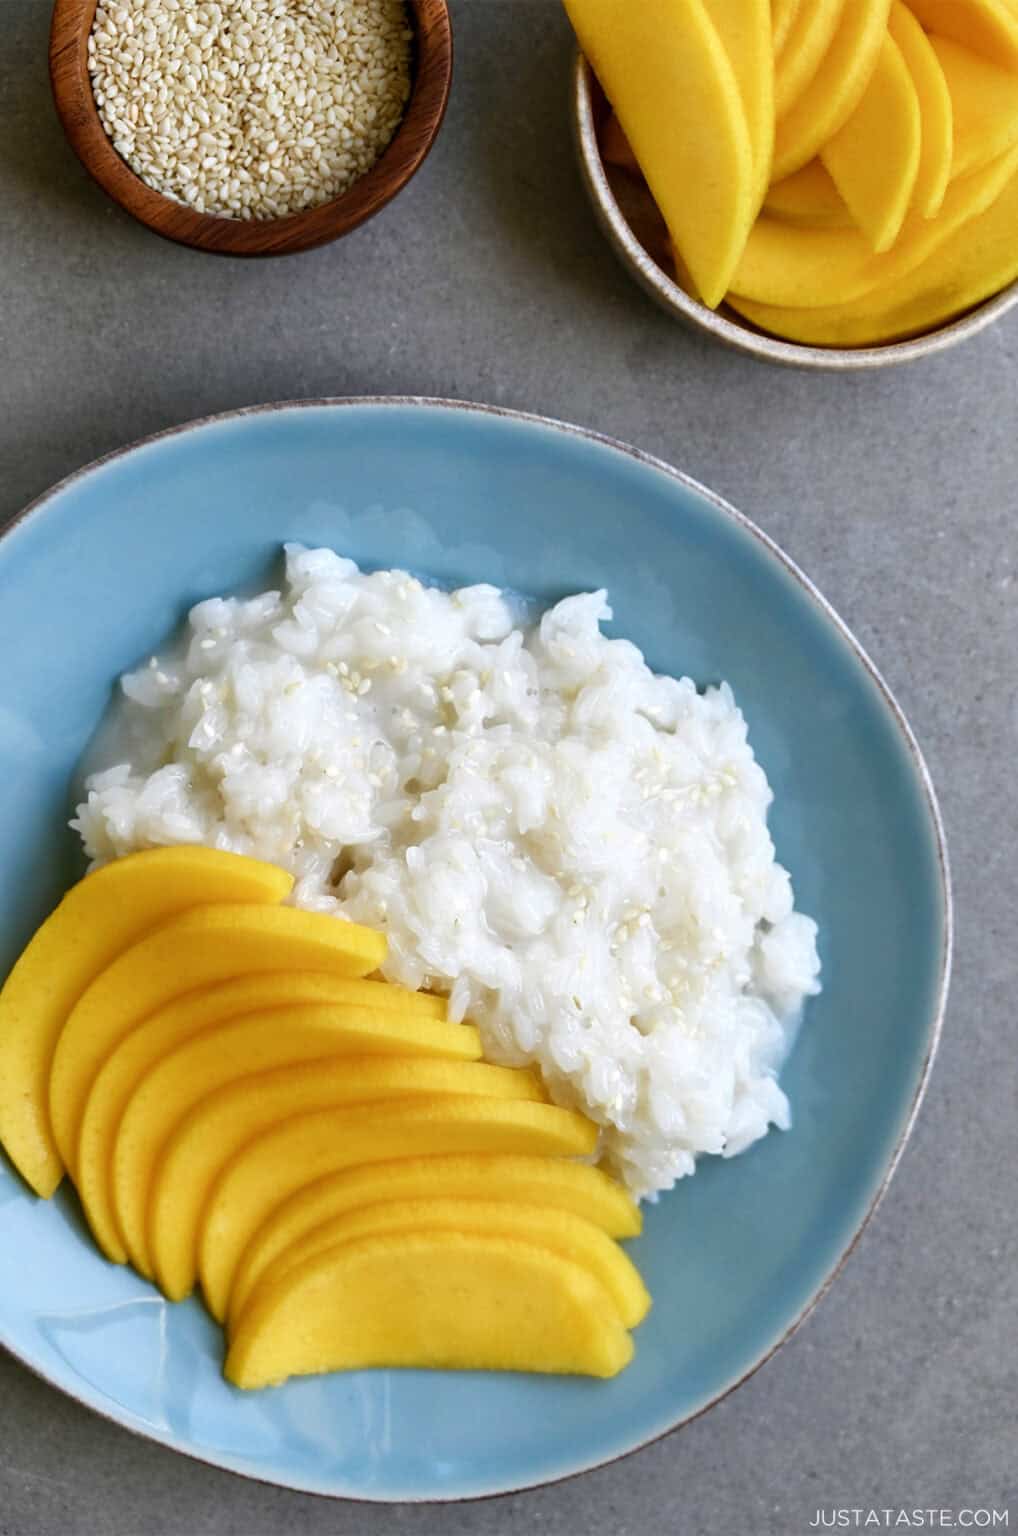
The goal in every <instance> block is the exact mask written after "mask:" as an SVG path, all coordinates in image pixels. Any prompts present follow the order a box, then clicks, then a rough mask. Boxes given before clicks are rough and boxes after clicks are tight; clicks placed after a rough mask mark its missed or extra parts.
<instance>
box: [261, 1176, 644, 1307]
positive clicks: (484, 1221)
mask: <svg viewBox="0 0 1018 1536" xmlns="http://www.w3.org/2000/svg"><path fill="white" fill-rule="evenodd" d="M382 1232H389V1233H393V1232H463V1233H467V1232H476V1233H485V1232H486V1233H489V1234H491V1235H492V1236H495V1237H510V1238H514V1239H515V1240H516V1241H517V1242H523V1243H535V1244H536V1245H537V1246H538V1247H540V1248H547V1249H549V1250H550V1251H551V1252H552V1253H560V1254H561V1255H562V1257H563V1258H564V1259H571V1260H572V1261H573V1262H574V1263H577V1264H582V1265H583V1266H584V1268H585V1269H587V1270H589V1271H590V1273H591V1274H592V1275H594V1277H595V1278H596V1279H597V1280H598V1282H599V1283H600V1284H601V1285H603V1287H604V1289H605V1290H606V1291H607V1292H608V1295H609V1296H610V1297H611V1299H612V1301H613V1303H614V1305H615V1307H616V1308H617V1310H618V1314H619V1316H620V1317H621V1319H622V1321H623V1323H624V1324H625V1325H626V1327H627V1328H638V1327H639V1325H640V1323H642V1322H643V1319H644V1318H645V1317H646V1315H647V1313H648V1311H649V1310H650V1297H649V1296H648V1295H647V1289H646V1287H645V1285H644V1283H643V1281H642V1280H641V1279H640V1276H639V1275H638V1273H637V1271H636V1269H635V1268H634V1267H633V1264H632V1262H631V1261H630V1259H628V1258H627V1256H626V1255H625V1253H623V1251H622V1249H621V1248H620V1247H619V1246H618V1244H617V1243H613V1242H612V1240H611V1238H610V1237H608V1236H606V1234H605V1233H604V1232H602V1231H601V1229H600V1227H597V1226H595V1225H594V1223H593V1222H590V1221H587V1220H585V1219H584V1217H582V1216H576V1215H574V1214H573V1213H572V1212H571V1211H563V1210H552V1209H549V1207H548V1206H544V1205H525V1204H511V1205H510V1204H507V1203H506V1202H505V1201H501V1200H484V1199H481V1200H464V1199H461V1198H458V1199H448V1198H446V1199H424V1200H387V1201H385V1202H384V1203H382V1204H380V1205H370V1206H360V1207H358V1208H357V1209H356V1210H352V1211H346V1212H344V1213H343V1215H341V1216H335V1217H333V1218H332V1220H331V1221H326V1222H324V1223H323V1224H322V1225H321V1226H320V1227H316V1228H315V1229H314V1231H312V1232H309V1233H307V1235H306V1236H305V1237H303V1238H302V1239H301V1240H300V1241H299V1242H297V1243H294V1245H293V1246H292V1247H291V1248H287V1249H286V1250H285V1252H283V1253H282V1254H280V1256H279V1258H277V1259H276V1260H275V1262H274V1263H273V1264H271V1265H269V1267H268V1268H267V1269H266V1270H265V1272H264V1273H263V1274H262V1276H261V1278H260V1279H259V1280H258V1282H257V1284H256V1285H255V1287H254V1290H253V1292H252V1294H251V1296H250V1298H249V1299H248V1301H247V1303H246V1307H252V1308H255V1309H256V1308H257V1307H258V1298H259V1296H260V1295H261V1294H263V1293H264V1292H265V1291H267V1290H270V1289H272V1288H273V1287H274V1286H276V1285H277V1284H278V1282H279V1281H280V1280H281V1279H282V1278H283V1276H284V1275H286V1274H287V1273H288V1272H290V1271H292V1270H294V1269H296V1268H297V1267H298V1265H301V1264H303V1263H304V1262H305V1260H307V1259H310V1258H312V1257H314V1255H315V1254H319V1253H327V1252H328V1251H329V1250H330V1249H333V1248H337V1247H339V1246H340V1245H341V1244H345V1243H353V1242H356V1241H357V1240H358V1239H359V1238H362V1237H373V1236H375V1235H376V1234H377V1233H382ZM246 1307H241V1308H240V1310H239V1313H238V1317H237V1321H236V1323H235V1324H234V1328H235V1330H237V1331H239V1330H240V1329H241V1328H242V1327H243V1325H244V1312H245V1310H246Z"/></svg>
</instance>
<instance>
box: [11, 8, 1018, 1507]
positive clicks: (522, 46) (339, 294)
mask: <svg viewBox="0 0 1018 1536" xmlns="http://www.w3.org/2000/svg"><path fill="white" fill-rule="evenodd" d="M452 9H453V12H454V22H455V27H456V43H457V54H458V57H457V78H456V83H455V87H454V92H453V99H452V105H451V110H450V115H449V118H448V121H447V124H446V126H445V128H444V130H443V133H442V135H441V137H440V140H439V143H438V146H437V148H436V150H435V152H434V154H433V156H432V158H431V159H430V161H429V162H428V164H427V165H426V167H425V169H424V170H423V171H422V173H421V174H420V175H419V176H418V178H417V179H416V180H415V182H414V183H413V184H412V186H411V187H410V188H409V189H408V190H407V191H406V192H405V193H404V194H403V195H402V196H401V197H400V198H399V200H398V201H397V202H396V203H395V204H394V205H393V206H392V207H390V208H389V209H388V210H387V211H386V212H384V213H383V214H382V215H381V216H380V217H379V218H378V219H376V220H375V221H374V222H373V223H372V224H370V225H368V226H367V227H366V228H364V229H362V230H360V231H358V232H357V233H355V234H354V235H352V236H350V237H349V238H348V239H346V240H345V241H343V242H341V243H340V244H339V245H336V246H332V247H327V248H325V249H323V250H320V251H317V252H315V253H313V254H311V255H306V256H299V257H296V258H289V259H286V260H282V261H277V262H270V263H254V264H243V263H240V262H237V261H230V260H224V259H219V258H212V257H209V256H203V255H199V254H196V253H194V252H190V251H187V250H183V249H179V248H177V247H174V246H171V245H167V244H164V243H162V242H161V241H159V240H158V239H156V238H155V237H154V236H152V235H149V234H148V233H147V232H146V231H144V230H143V229H141V228H140V227H139V226H137V225H135V224H134V223H132V221H131V220H130V219H128V218H127V216H126V215H124V214H122V213H120V211H119V210H117V209H115V208H114V207H113V206H112V205H111V204H110V203H108V202H107V200H106V198H105V197H104V195H103V194H102V193H101V192H99V191H98V190H97V189H96V188H95V187H93V185H92V184H91V183H90V182H89V181H88V179H87V177H86V176H85V174H84V172H83V171H82V170H81V168H80V167H79V165H78V163H77V162H76V161H75V160H74V158H73V157H72V155H71V153H70V151H69V150H68V149H67V148H66V146H65V144H64V142H63V140H62V137H61V133H60V129H59V126H58V124H57V121H56V118H55V116H54V113H53V111H52V108H51V104H50V99H49V93H48V85H47V76H46V38H47V28H48V21H49V4H48V0H2V6H0V123H2V124H3V133H2V135H0V188H2V202H0V208H2V214H0V281H2V287H0V294H2V297H0V359H2V367H0V522H2V521H3V520H4V519H6V518H7V517H9V516H11V515H13V514H14V513H16V512H17V511H18V509H19V508H20V507H21V506H22V505H23V504H24V503H25V502H27V501H28V500H30V499H31V498H32V497H34V496H36V495H37V494H38V493H39V492H40V491H42V490H44V489H45V488H46V487H47V486H48V485H49V484H51V483H52V482H53V481H55V480H57V479H59V478H60V477H61V476H62V475H64V474H66V473H67V472H68V471H69V470H72V469H74V468H75V467H76V466H78V465H80V464H82V463H84V462H86V461H87V460H89V459H92V458H94V457H95V456H96V455H98V454H101V453H104V452H105V451H106V450H108V449H111V448H114V447H117V446H119V445H120V444H123V443H126V442H128V441H130V440H131V439H133V438H137V437H139V436H141V435H142V434H144V433H148V432H152V431H154V430H156V429H158V428H161V427H165V426H169V425H171V424H173V423H176V422H182V421H186V420H187V419H188V418H190V417H194V416H199V415H203V414H205V413H207V412H212V411H219V410H223V409H226V408H229V407H232V406H238V405H246V404H250V403H253V402H258V401H264V400H281V399H285V398H291V397H296V396H313V395H342V394H373V393H380V394H384V393H415V394H432V395H444V396H455V397H460V398H463V399H469V400H483V401H491V402H496V403H498V404H502V405H507V406H515V407H520V408H523V409H526V410H531V411H538V412H542V413H545V414H548V415H552V416H559V417H564V418H566V419H568V420H571V421H576V422H579V423H582V424H583V425H585V426H589V427H594V428H597V429H599V430H601V431H603V432H607V433H610V434H613V435H614V436H617V437H620V438H624V439H626V440H628V441H630V442H632V443H635V444H637V445H639V446H640V447H641V448H644V449H648V450H650V451H651V452H652V453H655V454H659V455H661V456H662V457H664V458H666V459H668V460H670V461H671V462H673V463H674V464H676V465H678V466H679V467H680V468H682V469H684V470H686V471H687V472H688V473H689V474H691V475H693V476H695V477H696V478H698V479H700V480H702V481H704V482H706V483H707V484H708V485H710V486H712V487H713V488H715V489H716V490H717V491H719V492H720V493H721V494H722V495H724V496H726V497H728V498H729V499H730V500H732V501H733V502H735V504H736V505H737V506H739V507H740V508H742V509H743V510H744V511H745V512H747V513H748V514H749V515H750V516H751V517H752V518H754V519H755V520H756V521H757V522H759V523H760V524H761V525H762V526H763V527H764V528H765V529H766V530H767V532H768V533H770V534H772V535H774V536H775V537H776V538H777V539H778V540H779V542H780V543H782V544H783V545H784V547H785V548H786V549H787V550H788V551H789V552H790V553H791V554H792V556H793V557H794V558H795V559H796V560H798V561H799V563H800V564H801V565H802V566H804V567H805V569H806V570H807V571H808V572H809V574H810V575H811V576H812V577H813V578H814V579H815V580H816V581H817V583H818V584H819V585H820V587H821V589H822V590H823V591H824V592H825V593H826V595H827V596H828V597H829V598H830V599H831V601H832V602H833V603H834V605H835V606H836V607H837V608H838V609H839V610H840V612H841V613H842V615H843V616H844V617H845V619H846V620H847V621H848V623H849V624H850V625H851V626H852V627H853V628H854V629H855V631H856V633H857V635H858V636H859V638H860V639H861V641H862V643H863V644H864V645H865V646H866V647H867V649H869V650H870V652H871V654H872V655H873V656H874V657H875V659H876V661H877V663H878V665H880V666H881V667H882V669H883V670H884V672H885V675H886V676H887V678H888V680H889V682H890V684H891V686H892V688H893V689H894V690H895V691H896V693H897V695H898V697H899V699H900V700H901V702H902V704H903V705H904V707H905V709H906V711H907V713H908V714H909V716H910V718H911V720H912V723H913V726H914V727H915V730H916V732H917V735H918V737H919V740H920V742H921V744H922V746H923V747H924V749H925V751H926V753H927V756H928V760H929V763H930V768H931V771H932V773H933V777H934V780H935V783H936V785H937V787H938V789H939V792H940V796H941V800H942V805H943V810H944V814H945V817H946V822H947V830H948V838H949V843H950V848H951V853H952V857H953V864H954V876H955V888H956V898H957V907H958V947H957V959H956V967H955V979H954V986H953V992H952V997H951V1004H950V1009H949V1013H948V1019H947V1027H946V1030H945V1034H944V1041H943V1045H942V1047H941V1051H940V1056H939V1059H938V1062H937V1065H936V1069H935V1071H934V1074H933V1079H932V1083H931V1086H930V1090H929V1093H928V1095H927V1099H926V1104H925V1108H924V1110H923V1112H922V1114H921V1116H920V1119H919V1124H918V1128H917V1130H916V1132H915V1135H914V1136H913V1139H912V1142H911V1145H910V1146H909V1148H908V1150H907V1152H906V1154H905V1157H904V1159H903V1161H902V1164H901V1167H900V1169H899V1171H898V1174H897V1176H896V1178H895V1180H894V1183H893V1185H892V1187H891V1190H890V1193H889V1194H888V1196H887V1198H886V1200H885V1201H884V1204H883V1206H882V1208H881V1210H880V1211H879V1213H878V1215H877V1217H876V1219H875V1220H874V1221H873V1223H872V1224H871V1226H870V1228H869V1230H868V1231H867V1233H866V1235H865V1237H864V1239H863V1241H862V1242H861V1243H860V1245H859V1246H858V1248H857V1249H856V1251H855V1253H854V1255H853V1256H852V1258H851V1260H850V1261H849V1263H848V1265H847V1266H846V1268H845V1270H844V1272H843V1274H842V1275H841V1277H840V1279H839V1280H838V1282H837V1283H836V1285H835V1286H834V1287H833V1289H832V1291H831V1292H830V1293H829V1295H828V1296H827V1297H826V1299H825V1300H824V1301H823V1303H822V1304H821V1306H820V1307H819V1309H818V1310H817V1312H816V1313H815V1314H814V1316H813V1317H812V1319H811V1320H810V1321H809V1322H808V1323H807V1325H806V1326H805V1327H804V1328H803V1329H802V1330H801V1331H800V1332H799V1333H798V1335H797V1336H796V1337H795V1338H794V1339H793V1340H792V1341H791V1342H790V1343H789V1344H788V1345H787V1346H786V1347H785V1348H784V1349H783V1350H781V1351H780V1352H779V1354H778V1355H777V1356H776V1357H775V1358H774V1359H773V1360H772V1361H771V1362H770V1364H768V1365H767V1366H766V1367H765V1368H764V1369H763V1370H762V1371H761V1372H759V1373H758V1374H757V1375H756V1376H755V1377H754V1378H753V1379H752V1380H751V1381H749V1382H748V1383H747V1384H746V1385H745V1386H744V1387H743V1388H742V1389H741V1390H740V1391H738V1392H737V1393H735V1394H734V1395H733V1396H732V1397H730V1398H729V1399H727V1400H726V1401H725V1402H724V1403H722V1404H721V1405H720V1406H719V1407H717V1408H716V1409H714V1410H713V1411H712V1412H711V1413H709V1414H707V1415H706V1416H705V1417H704V1418H702V1419H700V1420H699V1421H697V1422H696V1423H694V1424H692V1425H691V1426H689V1427H688V1428H686V1429H684V1430H682V1431H681V1432H680V1433H678V1434H676V1435H673V1436H671V1437H670V1438H668V1439H666V1440H664V1441H663V1442H661V1443H659V1444H658V1445H656V1446H654V1447H652V1448H651V1449H649V1450H646V1451H644V1452H642V1453H640V1454H638V1455H635V1456H633V1457H631V1458H629V1459H628V1460H625V1461H623V1462H620V1463H618V1464H616V1465H614V1466H611V1467H608V1468H605V1469H603V1470H601V1471H598V1472H594V1473H591V1474H588V1475H587V1476H585V1477H582V1478H580V1479H578V1480H574V1481H572V1482H570V1483H567V1484H564V1485H561V1486H559V1487H553V1488H548V1489H545V1490H542V1491H539V1492H535V1493H531V1494H524V1495H519V1496H516V1497H513V1498H509V1499H501V1500H494V1501H491V1502H487V1503H483V1504H467V1505H460V1506H455V1507H451V1508H444V1509H443V1508H435V1509H427V1508H417V1509H415V1508H401V1509H385V1508H376V1507H370V1506H358V1505H351V1504H335V1503H330V1502H328V1501H324V1500H317V1499H314V1498H309V1497H304V1496H300V1495H296V1494H292V1493H288V1492H284V1491H282V1490H277V1489H273V1488H267V1487H262V1486H259V1485H257V1484H254V1483H249V1482H244V1481H242V1480H241V1479H239V1478H235V1477H232V1476H230V1475H228V1474H226V1473H224V1472H219V1471H215V1470H213V1469H211V1468H208V1467H205V1466H201V1465H199V1464H197V1463H194V1462H190V1461H188V1460H186V1459H184V1458H183V1457H179V1456H175V1455H173V1454H171V1453H170V1452H169V1451H166V1450H163V1449H161V1448H159V1447H157V1446H155V1445H151V1444H148V1443H146V1442H144V1441H141V1440H136V1439H134V1438H132V1437H131V1436H130V1435H128V1434H127V1433H125V1432H124V1431H122V1430H120V1429H117V1428H115V1427H114V1426H113V1425H111V1424H107V1423H106V1422H104V1421H103V1420H102V1419H100V1418H97V1417H95V1416H93V1415H92V1414H90V1413H88V1412H86V1411H85V1410H84V1409H82V1408H80V1407H78V1406H76V1405H75V1404H74V1403H72V1402H70V1401H68V1400H66V1399H64V1398H63V1397H61V1396H59V1395H58V1394H57V1393H56V1392H54V1391H52V1390H51V1389H50V1388H49V1387H47V1386H45V1385H43V1384H42V1383H41V1382H39V1381H37V1380H36V1379H35V1378H34V1377H33V1376H31V1375H30V1374H29V1373H28V1372H27V1371H25V1370H23V1369H22V1368H21V1367H20V1366H19V1365H17V1364H15V1362H14V1361H13V1360H11V1359H10V1358H8V1357H7V1356H3V1355H0V1536H51V1533H52V1536H57V1533H60V1536H76V1533H93V1532H95V1533H99V1532H101V1533H104V1536H105V1533H108V1536H133V1533H136V1532H142V1531H144V1532H146V1533H148V1536H156V1533H163V1532H165V1533H171V1536H199V1533H204V1532H210V1533H211V1532H214V1533H217V1536H227V1533H238V1536H258V1533H275V1532H282V1531H284V1530H285V1531H292V1532H309V1533H311V1532H320V1531H321V1532H324V1531H329V1532H337V1531H338V1532H349V1533H356V1536H371V1533H375V1532H379V1533H380V1532H382V1531H385V1532H391V1531H401V1532H413V1533H422V1536H423V1533H429V1536H430V1533H436V1536H437V1533H441V1536H455V1533H458V1532H461V1531H483V1532H491V1533H496V1532H497V1533H506V1536H509V1533H512V1532H521V1533H523V1532H527V1533H530V1532H542V1533H546V1536H557V1533H560V1532H561V1533H567V1532H568V1533H572V1532H583V1533H585V1536H586V1533H589V1536H601V1533H609V1532H610V1533H612V1536H622V1533H626V1536H650V1533H655V1536H656V1533H665V1532H667V1533H676V1536H677V1533H682V1536H689V1533H705V1536H723V1533H733V1536H734V1533H742V1532H750V1531H752V1532H756V1533H761V1536H769V1533H780V1536H785V1533H795V1532H799V1531H803V1532H805V1531H807V1530H808V1529H809V1528H810V1522H811V1521H813V1522H815V1521H816V1518H817V1513H816V1512H817V1510H818V1509H821V1508H823V1509H825V1510H826V1511H830V1510H831V1509H832V1508H834V1507H840V1508H848V1509H852V1508H856V1509H862V1510H864V1511H865V1510H868V1509H870V1508H877V1509H886V1508H890V1509H892V1510H893V1511H895V1512H897V1511H898V1510H899V1509H900V1508H904V1509H906V1510H908V1511H912V1510H915V1509H919V1510H928V1509H931V1508H935V1509H938V1510H947V1511H954V1512H955V1519H956V1520H958V1519H960V1518H961V1513H960V1512H961V1511H963V1510H964V1509H966V1508H988V1509H992V1508H996V1509H998V1510H1005V1509H1007V1507H1008V1503H1009V1500H1010V1501H1011V1505H1012V1507H1011V1510H1010V1514H1011V1516H1012V1517H1013V1518H1014V1519H1015V1520H1016V1521H1018V1486H1016V1456H1015V1452H1016V1448H1018V1446H1016V1425H1015V1403H1016V1397H1018V1394H1016V1367H1018V1325H1016V1317H1018V1215H1016V1205H1018V1202H1016V1198H1015V1166H1016V1163H1018V1133H1016V1125H1018V1091H1016V1090H1018V1068H1016V1061H1018V1051H1016V1049H1015V1040H1016V1036H1015V1024H1014V1017H1015V1014H1014V993H1015V979H1016V967H1015V960H1014V954H1015V923H1014V914H1015V911H1016V910H1018V877H1016V863H1015V857H1014V855H1015V836H1014V833H1015V793H1014V781H1013V763H1014V760H1015V749H1016V745H1018V743H1016V730H1015V725H1016V718H1015V686H1014V685H1015V663H1016V659H1018V620H1016V605H1015V596H1016V592H1018V587H1016V585H1015V558H1016V532H1015V526H1016V513H1018V489H1016V486H1018V388H1016V385H1018V313H1013V314H1012V315H1011V316H1010V317H1008V318H1007V319H1005V320H1004V321H1002V322H1000V323H999V324H998V325H997V326H995V327H993V328H991V329H990V330H989V331H988V332H986V333H984V334H983V335H982V336H980V337H978V338H976V339H975V340H974V341H972V342H970V343H968V344H967V345H966V346H964V347H962V348H960V349H958V350H957V351H955V352H952V353H948V354H946V355H945V356H943V357H940V358H935V359H933V360H931V361H929V362H927V363H922V364H917V365H914V366H912V367H910V368H907V369H902V370H890V371H887V372H883V373H880V374H874V375H858V376H854V377H847V378H838V377H829V376H824V375H809V374H800V373H792V372H785V371H781V370H776V369H770V368H768V367H766V366H764V365H762V364H757V363H754V362H751V361H749V360H747V359H743V358H741V357H738V356H736V355H734V354H728V353H726V352H724V351H721V350H720V349H717V348H715V347H714V346H713V345H710V344H708V343H706V342H705V341H702V340H700V339H698V338H696V337H694V336H692V335H688V334H686V333H684V332H683V331H682V330H680V329H678V328H677V327H676V326H675V325H674V323H673V322H671V321H670V320H669V319H668V318H666V317H665V316H664V315H662V314H660V313H658V311H657V310H656V309H654V308H653V307H652V306H651V304H650V303H649V302H648V301H647V300H646V299H645V298H644V297H643V296H642V294H640V293H639V292H638V291H637V290H636V289H635V288H634V287H633V286H632V285H631V284H630V282H629V280H628V279H627V278H626V276H625V275H624V274H623V272H622V271H621V269H620V268H618V267H617V266H616V265H615V262H614V260H613V258H612V256H611V254H610V252H609V251H608V249H607V247H606V246H605V244H604V243H603V241H602V239H601V237H600V236H599V234H598V233H597V230H596V229H595V227H594V222H593V219H592V216H591V214H590V212H589V210H588V208H587V206H586V204H585V201H584V196H583V193H582V191H581V188H580V183H579V179H578V176H577V172H576V168H575V165H574V162H573V157H572V149H571V145H570V140H569V133H568V124H567V91H568V71H569V63H570V58H571V43H570V34H569V30H568V27H567V25H566V23H565V21H564V19H563V15H562V13H561V9H560V6H559V4H558V3H557V0H453V6H452ZM870 1528H872V1527H870ZM898 1528H901V1526H899V1527H898ZM927 1528H929V1517H927ZM998 1528H999V1527H998Z"/></svg>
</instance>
